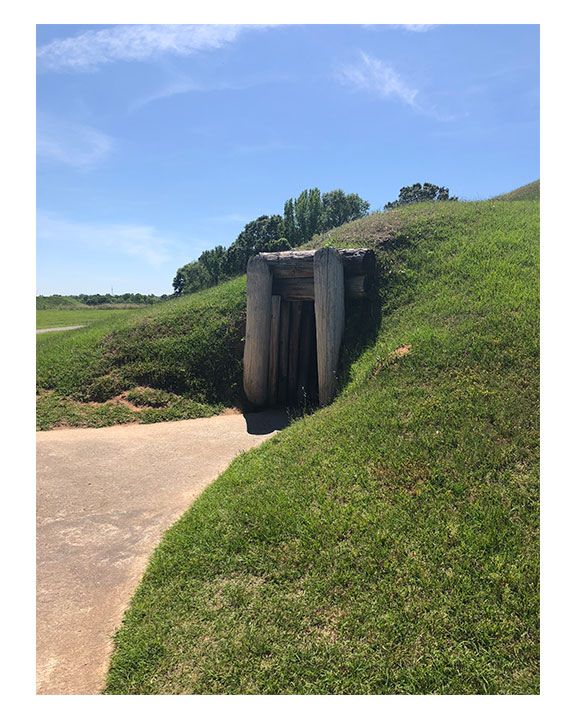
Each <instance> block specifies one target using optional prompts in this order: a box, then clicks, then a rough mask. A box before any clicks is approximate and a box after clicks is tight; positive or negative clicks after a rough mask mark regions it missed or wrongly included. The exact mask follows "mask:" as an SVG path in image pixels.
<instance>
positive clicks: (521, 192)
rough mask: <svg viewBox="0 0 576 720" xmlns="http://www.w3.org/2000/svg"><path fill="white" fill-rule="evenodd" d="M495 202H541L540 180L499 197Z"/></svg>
mask: <svg viewBox="0 0 576 720" xmlns="http://www.w3.org/2000/svg"><path fill="white" fill-rule="evenodd" d="M494 200H540V180H535V181H534V182H531V183H528V185H522V187H519V188H516V190H512V192H509V193H504V195H497V196H496V197H495V198H494Z"/></svg>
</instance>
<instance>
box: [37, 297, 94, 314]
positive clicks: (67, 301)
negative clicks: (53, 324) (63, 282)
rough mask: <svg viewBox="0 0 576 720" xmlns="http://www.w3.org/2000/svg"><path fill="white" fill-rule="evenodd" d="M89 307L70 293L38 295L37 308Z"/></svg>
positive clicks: (64, 308)
mask: <svg viewBox="0 0 576 720" xmlns="http://www.w3.org/2000/svg"><path fill="white" fill-rule="evenodd" d="M85 307H87V305H84V304H82V303H81V302H80V301H79V300H76V299H75V298H72V297H70V296H68V295H38V296H37V297H36V310H80V309H82V308H85Z"/></svg>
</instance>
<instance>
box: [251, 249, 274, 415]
mask: <svg viewBox="0 0 576 720" xmlns="http://www.w3.org/2000/svg"><path fill="white" fill-rule="evenodd" d="M246 296H247V302H246V336H245V343H244V392H245V393H246V397H247V399H248V400H249V402H251V403H253V404H254V405H264V404H265V403H266V398H267V395H268V359H269V352H270V350H269V344H270V316H271V310H272V308H271V299H272V274H271V272H270V269H269V267H268V264H267V262H266V261H265V260H264V259H263V258H261V257H259V256H257V255H256V256H255V257H252V258H250V260H249V262H248V270H247V282H246Z"/></svg>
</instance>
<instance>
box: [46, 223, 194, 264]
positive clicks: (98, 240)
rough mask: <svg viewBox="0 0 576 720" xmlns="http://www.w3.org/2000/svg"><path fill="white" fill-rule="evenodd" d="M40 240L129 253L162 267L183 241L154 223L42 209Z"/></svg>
mask: <svg viewBox="0 0 576 720" xmlns="http://www.w3.org/2000/svg"><path fill="white" fill-rule="evenodd" d="M37 238H38V242H44V243H58V244H59V245H60V247H62V246H69V247H75V248H77V247H78V246H81V247H84V248H88V249H90V250H96V251H98V250H99V251H102V252H104V253H107V254H113V255H117V254H120V255H127V256H130V257H134V258H137V259H139V260H141V261H142V262H143V263H144V264H145V265H148V266H150V267H152V268H159V267H161V266H162V265H164V264H165V263H166V262H168V261H169V260H171V258H172V257H173V254H174V251H175V250H180V249H181V248H180V245H179V243H177V242H175V241H174V240H171V239H169V238H167V237H164V236H163V235H161V234H160V233H159V232H158V231H157V230H156V228H154V227H152V226H150V225H135V224H127V223H91V222H78V221H75V220H68V219H66V218H62V217H56V216H53V215H50V214H47V213H42V212H40V213H38V220H37Z"/></svg>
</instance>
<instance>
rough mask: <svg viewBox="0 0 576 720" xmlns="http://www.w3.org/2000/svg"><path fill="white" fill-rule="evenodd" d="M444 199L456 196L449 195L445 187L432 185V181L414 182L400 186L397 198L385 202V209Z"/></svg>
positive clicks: (451, 198) (452, 198)
mask: <svg viewBox="0 0 576 720" xmlns="http://www.w3.org/2000/svg"><path fill="white" fill-rule="evenodd" d="M444 200H458V198H457V197H454V196H452V197H450V191H449V190H448V188H446V187H440V186H439V185H433V184H432V183H427V182H426V183H424V185H421V184H420V183H415V184H414V185H407V186H406V187H403V188H400V192H399V194H398V199H397V200H394V201H393V202H389V203H386V205H385V206H384V209H385V210H388V209H390V208H395V207H398V206H399V205H410V204H411V203H417V202H441V201H444Z"/></svg>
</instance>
